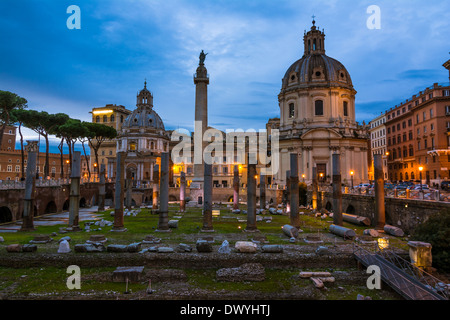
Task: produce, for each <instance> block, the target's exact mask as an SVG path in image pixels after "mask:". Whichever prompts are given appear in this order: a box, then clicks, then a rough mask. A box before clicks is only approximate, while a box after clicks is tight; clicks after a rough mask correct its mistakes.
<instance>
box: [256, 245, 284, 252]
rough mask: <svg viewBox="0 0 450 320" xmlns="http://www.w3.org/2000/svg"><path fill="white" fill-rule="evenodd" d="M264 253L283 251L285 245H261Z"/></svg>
mask: <svg viewBox="0 0 450 320" xmlns="http://www.w3.org/2000/svg"><path fill="white" fill-rule="evenodd" d="M261 251H262V252H264V253H283V247H282V246H280V245H265V246H262V247H261Z"/></svg>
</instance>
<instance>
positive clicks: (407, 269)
mask: <svg viewBox="0 0 450 320" xmlns="http://www.w3.org/2000/svg"><path fill="white" fill-rule="evenodd" d="M353 255H354V257H355V258H356V259H357V260H358V261H359V262H361V263H362V264H363V265H364V266H366V267H368V266H371V265H376V266H378V267H379V268H380V272H381V279H382V280H383V281H384V282H385V283H386V284H388V285H389V286H390V287H392V288H393V289H394V290H395V291H396V292H397V293H399V294H400V295H401V296H403V297H404V298H405V299H409V300H448V298H449V293H448V289H447V286H446V285H445V287H442V286H439V284H440V283H442V281H441V280H439V279H437V278H435V277H434V276H432V275H431V274H429V273H426V272H425V271H423V270H421V269H419V268H417V267H416V266H415V265H413V264H411V263H410V262H409V261H407V260H405V259H403V258H401V257H400V256H398V255H397V254H396V253H394V252H393V251H392V250H389V249H384V250H382V249H380V248H379V247H378V246H376V248H375V250H374V252H371V251H369V250H367V249H366V248H363V247H361V246H359V245H356V244H354V247H353Z"/></svg>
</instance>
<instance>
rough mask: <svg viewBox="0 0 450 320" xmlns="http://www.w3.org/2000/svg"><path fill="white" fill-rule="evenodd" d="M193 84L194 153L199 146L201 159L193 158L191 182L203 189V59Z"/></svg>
mask: <svg viewBox="0 0 450 320" xmlns="http://www.w3.org/2000/svg"><path fill="white" fill-rule="evenodd" d="M205 57H206V56H205ZM194 84H195V133H194V153H197V154H198V156H200V154H199V153H198V151H200V149H198V148H201V159H194V178H193V179H192V182H193V183H194V184H196V185H197V186H200V189H203V187H202V183H203V176H204V159H203V151H204V148H205V146H206V142H205V141H203V135H204V134H205V131H206V130H207V129H208V85H209V76H208V70H207V69H206V67H205V64H204V59H203V60H200V62H199V65H198V68H197V72H196V73H195V75H194ZM195 160H197V161H195ZM199 160H201V161H199ZM199 195H200V194H199ZM203 197H204V196H203Z"/></svg>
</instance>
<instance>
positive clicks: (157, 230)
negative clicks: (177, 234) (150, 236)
mask: <svg viewBox="0 0 450 320" xmlns="http://www.w3.org/2000/svg"><path fill="white" fill-rule="evenodd" d="M155 232H161V233H170V232H172V230H171V229H167V230H161V229H156V230H155Z"/></svg>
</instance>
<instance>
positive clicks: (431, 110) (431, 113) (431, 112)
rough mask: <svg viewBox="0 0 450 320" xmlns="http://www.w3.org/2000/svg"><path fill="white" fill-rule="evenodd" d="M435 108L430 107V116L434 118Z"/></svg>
mask: <svg viewBox="0 0 450 320" xmlns="http://www.w3.org/2000/svg"><path fill="white" fill-rule="evenodd" d="M433 113H434V112H433V109H430V118H433Z"/></svg>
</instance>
